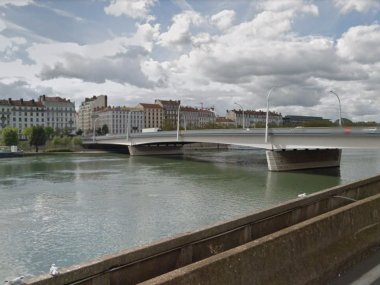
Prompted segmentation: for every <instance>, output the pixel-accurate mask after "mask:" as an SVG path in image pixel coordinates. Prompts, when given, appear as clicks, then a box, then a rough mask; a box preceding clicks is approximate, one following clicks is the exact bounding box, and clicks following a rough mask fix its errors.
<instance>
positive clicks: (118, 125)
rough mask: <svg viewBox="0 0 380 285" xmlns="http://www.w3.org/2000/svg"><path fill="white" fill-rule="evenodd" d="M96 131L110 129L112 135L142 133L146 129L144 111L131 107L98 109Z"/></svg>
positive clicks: (95, 122) (95, 121)
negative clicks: (104, 127) (103, 128)
mask: <svg viewBox="0 0 380 285" xmlns="http://www.w3.org/2000/svg"><path fill="white" fill-rule="evenodd" d="M93 115H94V117H95V119H94V127H95V129H98V128H102V127H103V126H104V125H106V126H107V127H108V133H109V134H112V135H117V134H126V133H127V132H128V130H129V133H141V131H142V129H143V128H144V118H145V116H144V111H142V110H140V109H137V108H131V107H106V108H96V109H95V110H94V112H93Z"/></svg>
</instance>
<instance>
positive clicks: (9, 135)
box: [2, 127, 18, 146]
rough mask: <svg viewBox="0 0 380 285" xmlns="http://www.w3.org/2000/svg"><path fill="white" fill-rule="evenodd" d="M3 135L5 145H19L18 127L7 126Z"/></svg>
mask: <svg viewBox="0 0 380 285" xmlns="http://www.w3.org/2000/svg"><path fill="white" fill-rule="evenodd" d="M2 136H3V143H4V144H5V145H7V146H10V145H18V131H17V129H16V128H12V127H5V128H4V129H3V131H2Z"/></svg>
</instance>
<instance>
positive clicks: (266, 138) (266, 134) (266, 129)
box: [265, 87, 274, 143]
mask: <svg viewBox="0 0 380 285" xmlns="http://www.w3.org/2000/svg"><path fill="white" fill-rule="evenodd" d="M273 88H274V87H272V88H271V89H269V92H268V94H267V118H266V121H265V142H266V143H267V142H268V121H269V96H270V93H271V92H272V90H273Z"/></svg>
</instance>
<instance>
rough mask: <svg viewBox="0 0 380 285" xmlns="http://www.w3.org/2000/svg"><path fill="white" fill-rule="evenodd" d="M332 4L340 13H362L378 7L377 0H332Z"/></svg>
mask: <svg viewBox="0 0 380 285" xmlns="http://www.w3.org/2000/svg"><path fill="white" fill-rule="evenodd" d="M334 5H335V7H337V8H338V9H339V10H340V12H341V13H342V14H347V13H349V12H351V11H357V12H361V13H363V12H368V11H370V10H379V9H380V2H379V1H378V0H334Z"/></svg>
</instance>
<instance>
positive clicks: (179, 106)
mask: <svg viewBox="0 0 380 285" xmlns="http://www.w3.org/2000/svg"><path fill="white" fill-rule="evenodd" d="M180 109H181V102H179V103H178V114H177V141H179V110H180Z"/></svg>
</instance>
